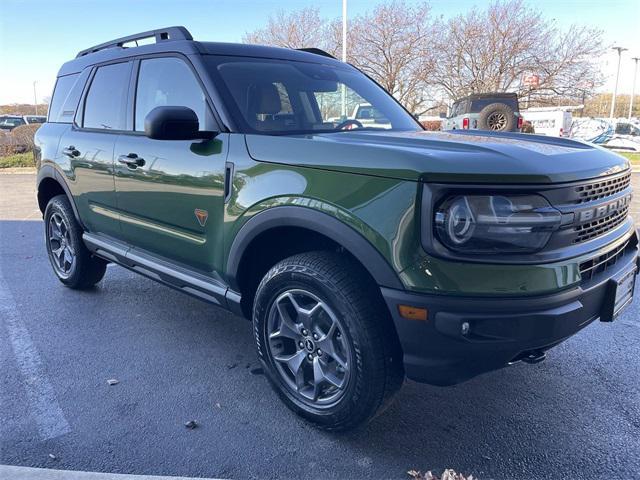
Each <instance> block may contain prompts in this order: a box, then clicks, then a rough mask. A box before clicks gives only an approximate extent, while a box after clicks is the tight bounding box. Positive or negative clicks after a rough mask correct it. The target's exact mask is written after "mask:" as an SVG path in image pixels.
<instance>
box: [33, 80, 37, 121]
mask: <svg viewBox="0 0 640 480" xmlns="http://www.w3.org/2000/svg"><path fill="white" fill-rule="evenodd" d="M36 83H37V81H36V80H34V81H33V103H34V104H35V106H36V115H38V96H37V95H36Z"/></svg>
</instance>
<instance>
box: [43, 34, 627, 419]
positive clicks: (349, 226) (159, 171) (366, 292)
mask: <svg viewBox="0 0 640 480" xmlns="http://www.w3.org/2000/svg"><path fill="white" fill-rule="evenodd" d="M145 37H154V38H155V39H156V42H155V43H152V44H146V45H141V46H137V45H136V41H137V40H139V39H141V38H145ZM343 88H344V89H346V93H347V95H345V96H344V97H343V95H342V92H341V91H342V89H343ZM343 98H345V99H346V100H345V101H347V102H349V105H344V106H343V105H342V104H341V102H342V101H343V100H342V99H343ZM359 104H370V105H371V106H372V108H375V109H376V110H377V111H378V112H380V114H381V115H383V116H384V117H385V118H386V119H387V120H388V128H387V129H385V130H382V129H380V128H379V125H378V126H376V127H375V128H373V127H368V126H366V125H363V124H362V123H360V122H359V121H358V120H356V119H346V120H342V121H341V122H339V123H336V122H335V121H328V119H329V118H336V116H339V115H340V112H341V111H342V112H344V111H352V109H353V107H355V106H356V105H359ZM36 143H37V149H36V160H37V165H38V175H37V191H38V203H39V205H40V209H41V210H42V212H43V216H44V225H45V231H46V233H45V240H46V248H47V252H48V255H49V259H50V261H51V265H52V267H53V271H54V272H55V274H56V275H57V277H58V278H59V279H60V281H61V282H62V283H63V284H64V285H66V286H68V287H70V288H76V289H86V288H91V287H92V286H93V285H95V284H96V283H98V282H99V281H100V280H101V279H102V277H103V276H104V274H105V268H106V265H107V263H115V264H119V265H122V266H124V267H126V268H128V269H131V270H133V271H135V272H138V273H140V274H141V275H144V276H146V277H149V278H151V279H153V280H156V281H159V282H161V283H164V284H166V285H168V286H171V287H173V288H176V289H178V290H181V291H183V292H185V293H187V294H190V295H193V296H196V297H198V298H201V299H203V300H206V301H209V302H211V303H213V304H216V305H219V306H221V307H223V308H226V309H228V310H231V311H233V312H235V313H237V314H239V315H242V316H245V317H247V318H250V319H251V320H252V322H253V327H254V329H253V330H254V334H255V342H256V344H257V353H258V356H259V358H260V360H261V362H262V364H263V366H264V371H265V373H266V375H267V377H268V378H269V380H270V382H271V383H272V385H273V386H274V388H275V390H276V391H277V392H278V393H279V395H280V396H281V397H282V399H283V401H284V402H285V403H286V404H287V405H288V406H289V407H290V408H291V409H293V410H294V411H296V412H297V413H299V414H301V415H302V416H304V417H305V418H307V419H309V420H311V421H313V422H315V423H316V424H318V425H320V426H321V427H323V428H326V429H334V430H338V429H347V428H351V427H354V426H356V425H358V424H360V423H362V422H364V421H366V420H368V419H370V418H371V417H372V416H373V415H374V414H375V413H376V412H378V411H381V408H382V407H383V406H384V405H385V404H386V403H387V402H388V400H389V399H390V398H391V396H392V394H393V393H394V392H395V391H396V390H397V389H398V388H399V387H400V385H401V384H402V381H403V379H404V378H405V376H406V377H408V378H411V379H414V380H417V381H421V382H427V383H431V384H436V385H451V384H455V383H459V382H462V381H464V380H467V379H469V378H471V377H474V376H476V375H478V374H481V373H484V372H488V371H491V370H495V369H498V368H501V367H504V366H506V365H509V364H513V363H515V362H519V361H524V362H529V363H531V362H538V361H540V360H542V359H544V357H545V352H546V351H547V350H549V349H550V348H552V347H553V346H555V345H557V344H559V343H560V342H562V341H563V340H565V339H566V338H568V337H569V336H571V335H573V334H575V333H576V332H578V331H579V330H580V329H582V328H584V327H585V326H587V325H589V324H590V323H591V322H593V321H594V320H596V319H598V318H599V319H600V320H604V321H611V320H613V319H614V318H616V316H617V315H618V313H619V312H620V310H621V309H622V308H624V307H625V306H626V305H628V304H629V302H630V301H631V299H632V295H633V287H634V281H635V276H636V271H637V267H636V260H637V257H638V239H637V236H636V231H635V229H634V227H633V222H632V220H631V218H630V217H629V215H628V213H629V201H630V198H631V187H630V178H631V173H630V168H629V164H628V162H627V161H626V160H625V159H624V158H622V157H620V156H618V155H616V154H614V153H612V152H609V151H605V150H603V149H600V148H598V147H594V146H591V145H587V144H584V143H579V142H575V141H571V140H567V139H559V138H547V137H541V136H535V135H531V136H523V135H520V134H512V133H495V132H465V131H456V132H425V131H423V129H422V128H421V126H420V125H419V124H418V123H417V122H416V121H415V119H414V118H413V117H412V116H411V115H410V114H409V113H408V112H407V111H405V110H404V109H403V108H402V107H401V106H400V105H399V104H398V103H397V102H396V101H395V100H394V99H393V97H392V96H390V95H389V94H388V93H387V92H385V91H384V90H383V89H382V88H381V87H379V86H378V85H377V84H376V83H374V82H373V81H372V80H371V79H369V78H368V77H367V76H366V75H364V74H363V73H361V72H360V71H358V70H357V69H355V68H354V67H352V66H350V65H347V64H344V63H341V62H339V61H337V60H335V59H334V58H332V57H330V56H329V55H328V54H324V53H323V52H321V51H319V50H315V49H310V50H308V51H296V50H289V49H281V48H270V47H263V46H253V45H235V44H223V43H207V42H196V41H193V39H192V37H191V35H190V34H189V32H188V31H186V30H185V29H184V28H182V27H171V28H167V29H163V30H157V31H152V32H145V33H142V34H138V35H133V36H130V37H125V38H120V39H117V40H114V41H112V42H108V43H106V44H103V45H98V46H95V47H92V48H89V49H87V50H84V51H82V52H80V53H79V54H78V56H77V57H76V58H75V59H74V60H71V61H70V62H68V63H65V64H64V65H63V66H62V68H61V69H60V72H59V74H58V79H57V83H56V86H55V91H54V94H53V99H52V103H51V108H50V111H49V117H48V121H47V123H45V124H44V125H43V126H42V127H41V128H40V130H38V133H37V137H36ZM132 301H135V300H132Z"/></svg>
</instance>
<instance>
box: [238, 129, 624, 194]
mask: <svg viewBox="0 0 640 480" xmlns="http://www.w3.org/2000/svg"><path fill="white" fill-rule="evenodd" d="M246 142H247V149H248V151H249V155H251V157H252V158H254V159H255V160H258V161H264V162H270V163H281V164H288V165H300V166H306V167H314V168H319V169H325V170H334V171H342V172H350V173H357V174H365V175H376V176H382V177H390V178H399V179H404V180H413V181H425V182H448V183H451V182H473V183H536V184H548V183H562V182H572V181H579V180H587V179H591V178H596V177H599V176H602V175H609V174H613V173H617V172H620V171H623V170H626V169H628V168H629V162H628V161H627V160H626V159H625V158H624V157H622V156H620V155H617V154H615V153H613V152H610V151H607V150H605V149H603V148H601V147H597V146H594V145H591V144H587V143H583V142H580V141H575V140H569V139H565V138H555V137H545V136H542V135H528V134H520V133H494V132H478V131H460V130H458V131H452V132H426V131H417V132H389V131H371V130H369V131H364V132H357V131H344V132H337V133H322V134H314V135H283V136H271V135H247V136H246Z"/></svg>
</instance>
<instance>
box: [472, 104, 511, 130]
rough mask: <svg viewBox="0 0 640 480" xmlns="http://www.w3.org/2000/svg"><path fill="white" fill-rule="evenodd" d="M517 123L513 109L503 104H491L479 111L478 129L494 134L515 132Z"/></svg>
mask: <svg viewBox="0 0 640 480" xmlns="http://www.w3.org/2000/svg"><path fill="white" fill-rule="evenodd" d="M517 125H518V122H517V120H516V116H515V114H514V113H513V109H512V108H511V107H510V106H509V105H506V104H504V103H491V104H489V105H487V106H486V107H484V108H483V109H482V110H480V115H479V117H478V128H480V129H481V130H492V131H495V132H515V131H516V130H517Z"/></svg>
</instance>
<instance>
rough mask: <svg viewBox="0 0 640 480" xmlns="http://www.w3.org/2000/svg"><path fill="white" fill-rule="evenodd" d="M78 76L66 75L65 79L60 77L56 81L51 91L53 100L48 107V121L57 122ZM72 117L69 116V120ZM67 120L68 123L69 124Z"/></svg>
mask: <svg viewBox="0 0 640 480" xmlns="http://www.w3.org/2000/svg"><path fill="white" fill-rule="evenodd" d="M78 76H79V74H77V73H76V74H73V75H67V76H66V77H60V78H58V80H57V81H56V86H55V88H54V89H53V98H52V99H51V105H49V121H50V122H59V121H60V119H59V117H60V114H61V113H62V106H63V105H64V104H65V101H66V100H67V97H68V96H69V93H70V92H71V89H72V88H73V86H74V85H75V83H76V80H77V79H78ZM72 118H73V116H71V119H72ZM71 119H69V122H71Z"/></svg>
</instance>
